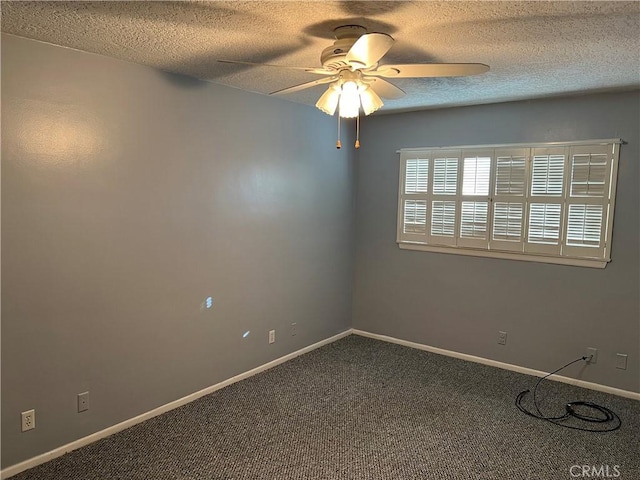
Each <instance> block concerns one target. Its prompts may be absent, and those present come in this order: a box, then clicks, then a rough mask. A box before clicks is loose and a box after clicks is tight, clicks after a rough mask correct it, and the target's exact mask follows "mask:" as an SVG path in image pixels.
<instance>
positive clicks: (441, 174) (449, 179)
mask: <svg viewBox="0 0 640 480" xmlns="http://www.w3.org/2000/svg"><path fill="white" fill-rule="evenodd" d="M457 189H458V159H457V158H436V159H435V161H434V167H433V194H434V195H455V194H456V193H457Z"/></svg>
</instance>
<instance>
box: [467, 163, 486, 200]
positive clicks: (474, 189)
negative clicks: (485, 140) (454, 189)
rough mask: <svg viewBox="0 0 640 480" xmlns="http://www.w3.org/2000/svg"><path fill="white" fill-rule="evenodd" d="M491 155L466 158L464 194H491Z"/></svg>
mask: <svg viewBox="0 0 640 480" xmlns="http://www.w3.org/2000/svg"><path fill="white" fill-rule="evenodd" d="M490 173H491V157H472V158H465V159H464V168H463V173H462V195H465V196H466V195H489V179H490Z"/></svg>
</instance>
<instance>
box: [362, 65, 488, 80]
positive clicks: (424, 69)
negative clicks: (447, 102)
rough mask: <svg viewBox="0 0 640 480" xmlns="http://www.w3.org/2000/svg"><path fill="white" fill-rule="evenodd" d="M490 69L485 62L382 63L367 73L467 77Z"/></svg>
mask: <svg viewBox="0 0 640 480" xmlns="http://www.w3.org/2000/svg"><path fill="white" fill-rule="evenodd" d="M488 71H489V66H488V65H484V64H483V63H422V64H420V63H412V64H407V65H380V66H379V67H378V68H377V69H376V70H373V71H371V72H366V75H373V76H376V77H385V78H420V77H425V78H426V77H465V76H468V75H478V74H480V73H485V72H488Z"/></svg>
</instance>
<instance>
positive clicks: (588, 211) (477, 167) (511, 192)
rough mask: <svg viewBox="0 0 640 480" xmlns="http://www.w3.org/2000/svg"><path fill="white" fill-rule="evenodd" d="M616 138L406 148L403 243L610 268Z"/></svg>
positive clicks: (402, 165) (400, 202)
mask: <svg viewBox="0 0 640 480" xmlns="http://www.w3.org/2000/svg"><path fill="white" fill-rule="evenodd" d="M619 143H620V141H619V140H610V141H594V142H593V144H590V143H588V142H574V143H568V144H546V145H545V144H539V145H536V146H526V145H521V144H513V145H504V146H496V147H491V148H483V147H461V148H447V149H443V148H433V149H413V150H402V151H401V162H400V190H399V195H398V242H399V243H400V244H401V246H402V245H403V244H407V245H412V246H411V247H403V248H412V249H417V250H429V251H437V252H446V253H465V254H468V255H481V256H495V257H499V258H522V259H525V260H532V261H542V262H549V263H564V264H572V265H581V266H599V267H601V268H603V267H604V265H606V262H608V261H609V246H608V245H610V242H611V234H612V224H613V223H612V222H613V210H614V201H615V187H616V184H615V183H616V182H615V180H616V175H617V164H618V157H619V146H618V145H619ZM420 245H423V246H424V247H420Z"/></svg>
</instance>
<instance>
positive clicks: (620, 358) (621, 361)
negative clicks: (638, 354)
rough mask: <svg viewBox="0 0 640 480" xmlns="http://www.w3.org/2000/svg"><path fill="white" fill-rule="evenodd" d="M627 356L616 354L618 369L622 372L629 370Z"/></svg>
mask: <svg viewBox="0 0 640 480" xmlns="http://www.w3.org/2000/svg"><path fill="white" fill-rule="evenodd" d="M627 358H628V357H627V354H626V353H616V368H619V369H620V370H626V369H627Z"/></svg>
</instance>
